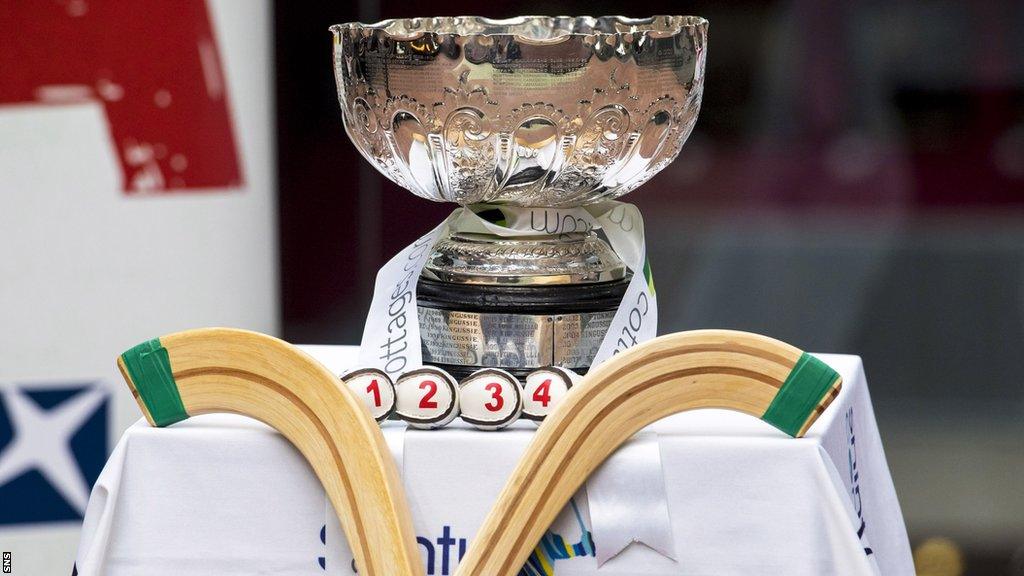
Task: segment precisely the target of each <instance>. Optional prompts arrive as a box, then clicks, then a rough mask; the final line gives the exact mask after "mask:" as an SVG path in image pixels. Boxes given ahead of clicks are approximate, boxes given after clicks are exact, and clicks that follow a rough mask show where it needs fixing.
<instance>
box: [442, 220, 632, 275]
mask: <svg viewBox="0 0 1024 576" xmlns="http://www.w3.org/2000/svg"><path fill="white" fill-rule="evenodd" d="M423 275H424V277H426V278H431V279H434V280H441V281H443V282H455V283H459V284H490V285H494V284H501V285H513V284H514V285H527V284H573V283H592V282H608V281H611V280H621V279H623V278H625V277H626V276H627V269H626V265H625V264H624V263H623V262H622V260H621V259H620V258H619V257H618V255H616V254H615V252H614V251H613V250H612V249H611V247H610V246H608V244H607V243H605V242H604V241H603V240H601V239H600V238H598V237H597V235H596V234H594V233H593V232H586V233H574V234H562V235H560V236H523V237H501V238H498V237H493V236H485V235H480V234H453V235H451V236H446V237H442V238H441V239H440V240H438V241H437V243H436V244H434V249H433V252H432V253H431V255H430V259H429V260H427V264H426V266H425V267H424V268H423Z"/></svg>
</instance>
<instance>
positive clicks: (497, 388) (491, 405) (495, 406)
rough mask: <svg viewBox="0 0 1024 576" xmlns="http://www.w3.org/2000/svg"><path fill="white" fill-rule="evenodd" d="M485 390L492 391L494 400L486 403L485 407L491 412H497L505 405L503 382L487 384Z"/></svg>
mask: <svg viewBox="0 0 1024 576" xmlns="http://www.w3.org/2000/svg"><path fill="white" fill-rule="evenodd" d="M484 390H487V391H488V392H490V393H491V399H492V400H494V402H488V403H487V404H484V408H487V409H488V410H490V411H491V412H497V411H498V410H501V407H502V406H504V405H505V399H504V398H502V397H501V384H498V383H497V382H491V383H490V384H488V385H487V386H484Z"/></svg>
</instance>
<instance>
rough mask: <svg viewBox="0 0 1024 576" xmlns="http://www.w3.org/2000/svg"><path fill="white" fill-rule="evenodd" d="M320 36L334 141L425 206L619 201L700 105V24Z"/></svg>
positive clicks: (590, 23) (407, 24) (676, 144)
mask: <svg viewBox="0 0 1024 576" xmlns="http://www.w3.org/2000/svg"><path fill="white" fill-rule="evenodd" d="M331 31H332V32H333V33H334V68H335V76H336V80H337V85H338V95H339V101H340V104H341V109H342V116H343V118H344V124H345V129H346V132H347V133H348V135H349V137H350V138H351V139H352V142H353V143H354V144H355V145H356V148H358V149H359V151H360V152H361V153H362V155H363V156H364V157H365V158H366V159H367V160H368V161H369V162H370V163H371V164H373V165H374V166H376V167H377V169H378V170H380V172H381V173H383V174H384V175H385V176H387V177H388V178H389V179H391V180H392V181H394V182H395V183H397V184H398V185H400V186H402V187H404V188H406V189H408V190H409V191H411V192H413V193H414V194H416V195H417V196H422V197H423V198H427V199H429V200H434V201H439V202H455V203H458V204H461V205H468V204H478V203H490V204H504V205H510V206H529V207H536V206H545V207H573V206H582V205H586V204H591V203H594V202H599V201H602V200H607V199H612V198H617V197H619V196H621V195H623V194H626V193H627V192H629V191H631V190H633V189H634V188H636V187H638V186H640V185H641V184H643V183H644V182H646V181H647V180H648V179H650V178H651V177H652V176H653V175H654V174H656V173H657V172H658V171H660V170H661V169H662V168H664V167H665V166H667V165H668V164H669V163H670V162H671V161H672V160H673V159H675V157H676V156H677V155H678V154H679V151H680V149H681V148H682V146H683V143H684V142H685V141H686V139H687V137H688V136H689V134H690V132H691V130H692V129H693V125H694V123H695V122H696V119H697V114H698V112H699V109H700V103H701V95H702V93H703V85H704V62H705V54H706V52H705V46H706V39H707V21H706V20H704V19H703V18H700V17H695V16H652V17H650V18H637V19H633V18H624V17H621V16H603V17H599V18H595V17H590V16H580V17H545V16H524V17H519V18H511V19H507V20H491V19H488V18H481V17H476V16H459V17H439V18H411V19H401V20H385V21H382V22H378V23H376V24H359V23H349V24H340V25H337V26H333V27H332V28H331Z"/></svg>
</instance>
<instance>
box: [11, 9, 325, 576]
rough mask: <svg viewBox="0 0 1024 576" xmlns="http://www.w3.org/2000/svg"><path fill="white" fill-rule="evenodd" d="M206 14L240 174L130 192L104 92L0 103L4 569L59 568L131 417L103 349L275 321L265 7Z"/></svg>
mask: <svg viewBox="0 0 1024 576" xmlns="http://www.w3.org/2000/svg"><path fill="white" fill-rule="evenodd" d="M72 4H74V3H72ZM82 5H83V6H84V3H83V4H82ZM207 9H208V11H209V18H210V21H211V25H212V27H213V31H214V35H215V37H216V38H215V40H216V45H217V48H218V49H219V56H220V59H221V62H220V68H221V70H223V73H224V79H223V80H224V83H225V85H226V86H227V90H226V91H225V93H226V97H227V99H228V110H229V113H230V117H231V121H232V122H231V124H232V130H233V133H234V139H235V145H236V149H237V156H238V160H239V162H240V164H241V172H242V181H243V182H244V184H243V185H242V186H241V187H232V188H225V189H218V190H187V191H183V192H174V193H147V194H142V195H131V194H127V193H126V192H125V191H124V186H123V176H122V174H121V170H120V168H119V159H118V157H117V153H118V152H117V147H115V146H114V145H112V142H111V131H110V129H109V128H110V127H109V125H108V120H107V117H106V115H105V113H104V108H103V105H102V103H101V102H98V101H95V102H90V101H87V100H86V101H79V102H77V103H74V104H68V105H55V104H52V103H47V104H42V103H39V104H36V103H32V102H28V103H16V104H7V105H5V104H0V551H10V552H12V553H13V557H12V560H13V562H12V566H13V573H14V574H16V575H51V574H53V575H61V574H70V572H71V566H72V562H73V559H74V554H75V549H76V545H77V541H78V534H79V529H80V523H81V521H80V517H81V514H82V513H83V512H84V505H85V502H84V498H83V494H84V495H85V496H87V495H88V488H89V487H90V486H89V485H90V484H91V482H92V481H93V480H94V479H95V474H98V469H97V461H99V465H100V466H101V465H102V460H103V459H105V456H106V454H107V452H108V451H109V449H110V448H112V446H113V442H115V441H116V439H117V438H118V437H119V436H120V433H121V431H122V430H123V429H124V428H126V427H127V426H128V425H129V424H130V423H131V422H133V421H134V420H136V419H137V418H138V408H137V407H136V405H135V403H134V401H132V399H131V396H130V394H128V393H127V392H126V389H125V387H124V386H123V385H122V384H121V383H120V378H119V377H118V376H117V374H116V370H115V368H114V359H115V357H116V356H117V354H119V353H120V352H121V351H123V350H124V349H125V348H127V347H129V346H131V345H134V344H137V343H138V342H140V341H142V340H145V339H148V338H152V337H155V336H159V335H161V334H163V333H167V332H171V331H175V330H180V329H185V328H191V327H196V326H199V325H227V326H238V327H245V328H250V329H254V330H259V331H264V332H271V333H273V332H275V331H276V330H277V300H278V297H277V272H276V232H275V210H274V193H273V189H274V182H273V178H274V169H273V156H272V152H273V147H272V136H273V131H272V102H273V101H272V92H271V90H272V88H271V83H270V78H271V62H272V52H271V44H270V41H271V34H272V27H271V17H272V14H271V9H270V5H269V2H266V1H259V2H255V1H251V0H208V2H207ZM117 32H118V31H117V30H111V31H110V33H111V34H116V33H117ZM325 34H326V32H325ZM327 41H328V40H327V37H326V36H325V42H327ZM70 48H72V49H71V50H69V51H68V57H69V58H73V57H74V54H75V51H76V50H77V49H78V48H80V47H75V46H71V47H70ZM203 48H204V47H203V46H199V50H198V53H201V52H203V51H204V50H203ZM3 49H4V48H0V50H3ZM325 49H326V48H325ZM207 52H208V51H207ZM160 56H161V55H160V54H152V55H149V57H153V58H159V57H160ZM197 57H203V58H206V57H209V53H206V54H198V55H197ZM206 64H207V63H206V62H204V66H205V65H206ZM205 70H206V68H204V71H205ZM3 74H4V72H3V71H0V82H2V81H3ZM207 81H209V78H208V79H207ZM159 98H163V99H164V100H163V101H162V102H161V100H160V99H159ZM169 98H170V97H169V96H163V95H161V96H158V100H157V105H167V104H168V102H169ZM170 105H173V103H171V104H170ZM97 442H99V444H97ZM97 446H98V447H97ZM15 505H17V506H19V508H18V510H20V512H17V513H12V512H10V511H11V510H14V509H15ZM34 507H38V510H39V511H40V512H39V514H38V516H33V510H35V509H36V508H34ZM5 509H6V513H5Z"/></svg>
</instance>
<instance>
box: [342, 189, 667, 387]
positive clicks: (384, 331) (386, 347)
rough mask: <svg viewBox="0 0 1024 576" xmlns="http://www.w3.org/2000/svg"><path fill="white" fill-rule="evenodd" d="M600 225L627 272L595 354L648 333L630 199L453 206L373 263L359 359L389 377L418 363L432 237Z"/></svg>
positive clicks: (650, 303) (651, 307) (653, 324)
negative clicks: (496, 214)
mask: <svg viewBox="0 0 1024 576" xmlns="http://www.w3.org/2000/svg"><path fill="white" fill-rule="evenodd" d="M484 210H498V211H500V212H501V214H502V215H503V216H504V220H502V221H499V222H491V221H488V220H485V219H484V218H481V217H480V216H479V215H478V213H479V212H482V211H484ZM595 229H601V230H603V231H604V233H605V236H606V237H607V238H608V243H609V244H610V245H611V248H612V250H614V251H615V253H616V254H618V256H619V257H620V258H621V259H622V261H623V262H624V263H625V264H626V266H627V267H629V269H630V270H631V271H632V272H633V278H632V280H631V281H630V283H629V286H628V287H627V289H626V294H625V296H623V299H622V303H621V304H620V305H619V309H618V311H617V312H616V313H615V317H614V319H613V320H612V323H611V326H610V328H609V329H608V333H607V334H605V337H604V340H602V342H601V346H600V347H599V348H598V351H597V354H596V356H595V357H594V361H593V365H597V364H600V363H601V362H602V361H604V360H606V359H607V358H609V357H610V356H612V355H613V354H615V353H617V352H621V351H622V350H625V349H627V348H630V347H632V346H634V345H636V344H639V343H640V342H643V341H645V340H649V339H651V338H653V337H654V336H655V335H656V334H657V330H658V321H657V318H658V303H657V300H656V297H655V293H654V284H653V283H652V282H651V281H650V278H649V276H650V275H649V272H648V270H649V269H648V268H647V266H646V246H645V244H644V224H643V218H642V217H641V216H640V211H639V210H637V208H636V206H633V205H632V204H625V203H622V202H615V201H607V202H602V203H599V204H594V205H591V206H586V207H582V208H518V207H510V206H490V205H477V206H471V207H463V208H458V209H456V210H455V211H454V212H453V213H452V214H451V216H449V217H448V218H447V219H446V220H445V221H444V222H442V223H441V224H440V225H439V226H438V227H437V228H434V229H433V230H431V231H430V232H428V233H427V234H426V235H424V236H423V237H422V238H420V239H419V240H417V241H416V242H413V243H412V244H411V245H409V246H407V247H406V248H405V249H404V250H402V251H401V252H399V253H398V254H397V255H395V257H394V258H392V259H391V260H390V261H388V263H387V264H385V265H384V267H383V268H381V269H380V272H378V273H377V281H376V284H375V285H374V291H373V301H372V302H371V303H370V311H369V313H368V314H367V317H366V325H365V327H364V328H363V340H362V345H361V347H360V350H359V362H360V364H361V365H362V366H368V367H369V366H372V367H376V368H380V369H381V370H384V371H385V372H387V373H388V375H390V376H392V377H397V376H398V375H399V374H400V373H402V372H406V371H408V370H413V369H415V368H418V367H420V366H421V365H422V363H423V356H422V351H421V348H420V330H419V318H418V315H417V312H416V281H417V279H418V278H419V275H420V271H421V270H422V269H423V266H424V265H425V264H426V261H427V258H428V257H429V256H430V251H431V248H432V247H433V245H434V243H435V242H436V241H437V239H438V238H440V237H441V236H442V235H444V234H450V233H451V232H477V233H485V234H494V235H496V236H543V235H555V234H568V233H573V232H587V231H590V230H595Z"/></svg>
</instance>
